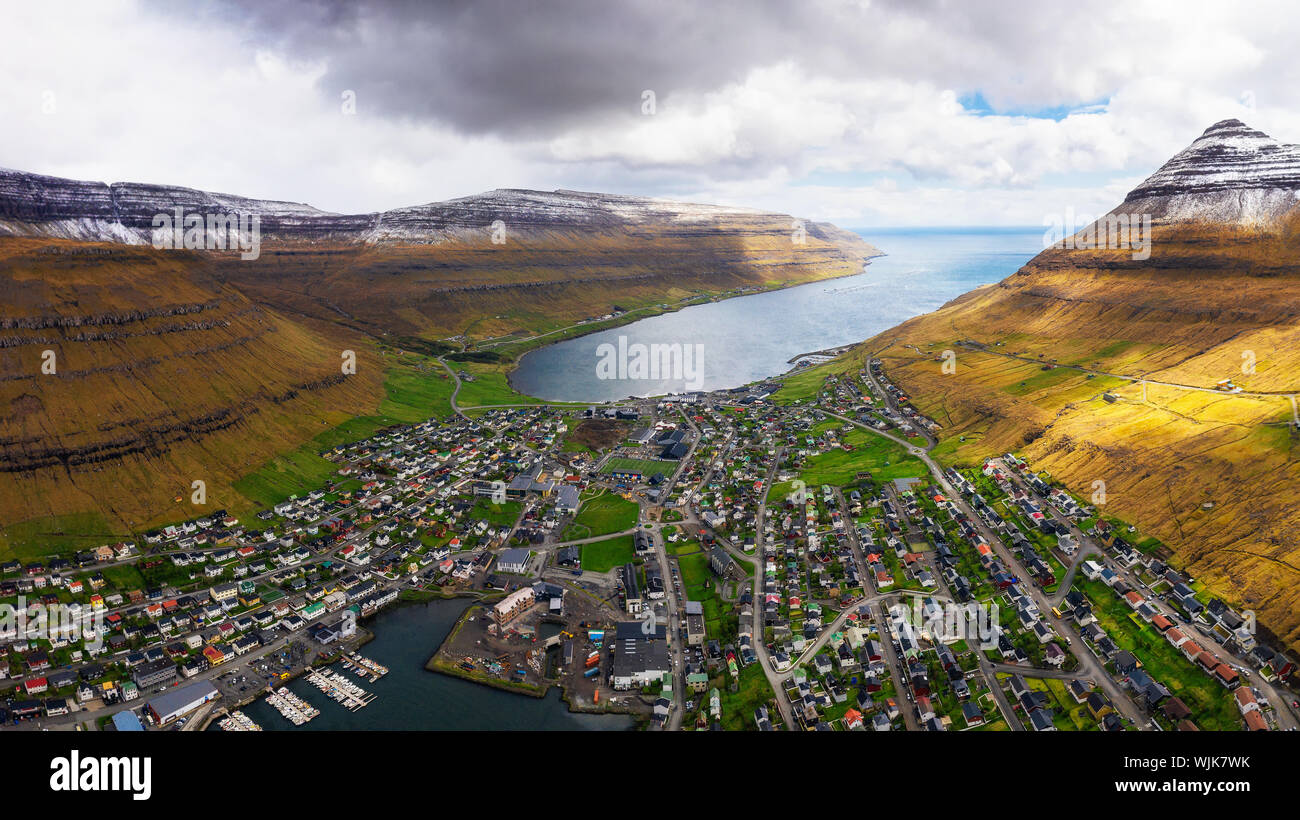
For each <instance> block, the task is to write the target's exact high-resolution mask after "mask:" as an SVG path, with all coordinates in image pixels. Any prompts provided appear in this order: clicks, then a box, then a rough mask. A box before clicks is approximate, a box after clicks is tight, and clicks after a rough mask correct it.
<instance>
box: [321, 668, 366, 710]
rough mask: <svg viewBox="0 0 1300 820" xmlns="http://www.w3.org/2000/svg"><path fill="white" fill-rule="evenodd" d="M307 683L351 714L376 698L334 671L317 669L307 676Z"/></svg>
mask: <svg viewBox="0 0 1300 820" xmlns="http://www.w3.org/2000/svg"><path fill="white" fill-rule="evenodd" d="M307 681H308V683H310V684H311V685H312V686H315V687H316V688H317V689H319V690H321V691H322V692H324V693H325V694H327V695H329V696H330V698H332V699H333V700H334V701H335V702H337V703H338V704H339V705H340V706H342V707H343V708H345V709H347V710H348V711H350V712H355V711H356V710H358V709H360V708H361V707H363V706H366V705H367V704H369V703H370V702H371V701H372V700H374V699H375V697H376V695H374V694H372V693H370V692H367V691H366V690H365V689H362V688H361V687H360V686H357V685H356V684H355V683H353V682H352V681H350V680H348V679H347V677H345V676H344V675H341V674H339V673H338V672H334V671H332V670H328V671H323V670H319V669H317V670H315V671H313V672H312V673H311V674H309V675H308V676H307Z"/></svg>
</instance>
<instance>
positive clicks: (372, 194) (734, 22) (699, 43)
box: [0, 0, 1300, 227]
mask: <svg viewBox="0 0 1300 820" xmlns="http://www.w3.org/2000/svg"><path fill="white" fill-rule="evenodd" d="M3 14H4V19H5V24H4V26H3V27H2V28H0V167H8V168H15V169H20V170H24V171H31V172H35V173H43V174H50V175H54V176H64V177H72V178H77V179H90V180H100V181H104V182H115V181H133V182H150V183H166V184H174V185H183V186H187V187H192V188H201V189H205V190H211V191H218V192H223V193H236V194H242V195H245V196H252V197H258V198H265V199H283V200H290V201H294V202H306V203H310V204H312V205H314V206H316V207H319V208H322V209H325V210H329V211H336V212H341V213H362V212H371V211H376V210H384V209H389V208H396V207H402V206H407V205H415V204H420V203H425V202H431V201H436V200H443V199H450V198H454V197H458V196H467V195H471V194H475V193H480V192H482V191H487V190H491V189H494V188H535V189H542V190H553V189H558V188H565V189H572V190H587V191H602V192H609V193H619V194H637V195H645V196H654V197H663V198H668V199H678V200H686V201H693V202H708V203H716V204H723V205H736V206H746V207H753V208H762V209H766V210H773V211H779V212H784V213H790V214H794V215H796V216H799V217H802V218H808V219H817V220H828V221H832V222H835V223H837V224H839V225H841V226H844V227H872V226H920V225H1033V226H1036V225H1042V224H1045V220H1047V219H1049V218H1051V216H1052V215H1056V214H1062V213H1066V212H1071V213H1078V214H1093V215H1097V214H1101V213H1104V212H1106V211H1108V210H1109V209H1110V208H1112V207H1114V206H1115V205H1116V204H1118V203H1119V202H1120V201H1122V199H1123V197H1124V194H1125V193H1126V192H1127V191H1128V190H1130V189H1131V188H1133V187H1134V186H1135V185H1136V184H1137V183H1139V182H1140V181H1141V180H1142V179H1144V178H1145V177H1146V176H1148V175H1149V174H1150V173H1152V172H1153V171H1155V170H1156V169H1157V168H1158V167H1159V166H1160V165H1161V164H1162V163H1163V162H1164V161H1166V160H1167V159H1169V158H1170V157H1171V156H1172V155H1173V154H1175V153H1176V152H1178V151H1179V150H1181V149H1183V148H1185V147H1186V146H1187V145H1188V144H1189V143H1190V142H1191V141H1192V140H1194V139H1195V138H1196V137H1197V136H1199V135H1200V134H1201V133H1202V132H1203V131H1204V130H1205V129H1206V128H1207V127H1209V126H1210V125H1211V124H1213V123H1215V122H1217V121H1219V120H1223V119H1228V118H1237V119H1240V120H1242V121H1244V122H1246V123H1247V124H1248V125H1250V126H1252V127H1254V128H1258V129H1260V130H1262V131H1264V132H1266V133H1269V134H1271V135H1272V136H1274V137H1275V138H1277V139H1279V140H1281V141H1283V142H1288V143H1294V142H1300V60H1296V59H1295V44H1296V43H1297V42H1300V15H1297V14H1295V13H1294V7H1293V6H1290V5H1289V4H1288V3H1285V2H1279V3H1230V4H1229V3H1217V4H1208V3H1207V4H1203V5H1202V4H1200V3H1195V2H1170V3H1165V2H1142V0H1126V1H1125V2H1109V3H1096V2H1087V0H1083V1H1082V2H1070V3H1056V2H1035V3H1032V4H1023V5H1020V4H1013V3H1009V2H1006V1H1005V0H993V1H992V2H985V1H984V0H966V2H951V3H950V2H940V1H939V0H899V1H898V2H893V1H892V0H889V1H887V2H880V1H879V0H858V1H856V2H853V1H850V0H798V2H768V1H767V0H743V1H742V0H708V2H694V3H687V2H678V1H677V0H618V2H614V1H613V0H548V1H547V2H530V0H509V1H507V0H475V1H474V2H460V0H455V1H452V2H429V1H428V0H424V1H423V2H415V1H414V0H411V1H409V2H405V1H403V0H391V2H359V3H346V4H345V3H328V2H320V0H236V1H234V2H204V1H203V0H196V1H195V2H177V0H93V1H92V2H85V3H78V2H72V3H59V4H53V3H23V4H20V5H15V6H13V7H11V8H8V9H6V10H5V11H4V12H3Z"/></svg>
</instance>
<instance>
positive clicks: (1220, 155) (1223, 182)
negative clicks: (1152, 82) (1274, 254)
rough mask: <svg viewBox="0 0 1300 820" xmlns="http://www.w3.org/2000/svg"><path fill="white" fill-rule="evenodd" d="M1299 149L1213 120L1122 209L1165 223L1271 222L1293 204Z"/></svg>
mask: <svg viewBox="0 0 1300 820" xmlns="http://www.w3.org/2000/svg"><path fill="white" fill-rule="evenodd" d="M1297 191H1300V146H1298V145H1285V144H1282V143H1280V142H1278V141H1277V140H1275V139H1273V138H1272V137H1270V136H1269V135H1268V134H1265V133H1264V132H1262V131H1257V130H1255V129H1254V128H1251V127H1250V126H1248V125H1246V124H1245V123H1244V122H1242V121H1241V120H1237V119H1227V120H1221V121H1220V122H1216V123H1215V124H1214V125H1211V126H1210V127H1209V128H1207V129H1205V132H1204V133H1203V134H1201V136H1200V137H1198V138H1197V139H1196V140H1195V141H1194V142H1193V143H1192V144H1191V145H1189V146H1187V147H1186V148H1184V149H1183V150H1182V151H1180V152H1178V153H1177V154H1175V155H1174V157H1173V158H1172V159H1170V160H1169V161H1168V162H1166V163H1165V164H1164V165H1162V166H1161V167H1160V169H1159V170H1158V171H1156V172H1155V173H1154V174H1152V175H1151V176H1150V177H1148V178H1147V179H1146V180H1144V181H1143V182H1142V184H1141V185H1139V186H1137V187H1136V188H1134V189H1133V190H1132V191H1130V192H1129V195H1128V196H1127V197H1125V199H1124V205H1123V206H1121V207H1122V209H1123V210H1124V211H1133V212H1144V213H1150V214H1151V215H1152V217H1153V218H1155V219H1159V220H1164V221H1216V222H1228V223H1251V224H1259V223H1269V222H1273V221H1275V220H1276V219H1277V218H1278V217H1280V216H1281V215H1282V214H1283V213H1286V212H1287V211H1289V210H1290V209H1291V208H1293V207H1295V206H1296V201H1297V199H1296V192H1297Z"/></svg>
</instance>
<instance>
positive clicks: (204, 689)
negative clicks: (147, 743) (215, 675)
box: [144, 681, 220, 726]
mask: <svg viewBox="0 0 1300 820" xmlns="http://www.w3.org/2000/svg"><path fill="white" fill-rule="evenodd" d="M218 697H220V694H218V692H217V688H216V687H215V686H213V685H212V682H211V681H199V682H198V683H192V684H190V685H189V686H182V687H181V688H179V689H173V690H172V691H170V692H166V693H164V694H161V695H159V696H158V697H156V698H154V699H153V700H151V701H149V702H148V703H146V704H145V707H144V708H145V709H148V710H149V714H150V715H152V716H153V719H154V723H157V724H158V725H159V726H166V725H167V724H168V723H171V722H172V721H173V720H175V719H176V718H178V717H180V716H181V715H184V714H186V713H188V712H192V711H194V710H195V709H197V708H199V707H200V706H202V705H203V704H205V703H207V702H208V701H210V700H215V699H216V698H218Z"/></svg>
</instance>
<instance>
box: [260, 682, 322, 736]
mask: <svg viewBox="0 0 1300 820" xmlns="http://www.w3.org/2000/svg"><path fill="white" fill-rule="evenodd" d="M266 702H267V703H268V704H270V705H271V706H274V707H275V708H276V710H277V711H279V712H280V715H281V716H282V717H284V719H285V720H287V721H289V722H290V723H292V724H293V725H294V726H302V725H303V724H305V723H308V722H310V721H311V720H312V719H313V718H316V717H318V716H319V715H320V710H319V709H317V708H316V707H315V706H312V705H311V704H310V703H308V702H307V701H305V700H303V699H302V698H300V697H298V696H297V695H295V694H294V693H293V692H290V691H289V690H288V688H287V687H284V686H281V687H280V688H279V689H277V690H275V692H273V693H272V694H270V695H267V696H266Z"/></svg>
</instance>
